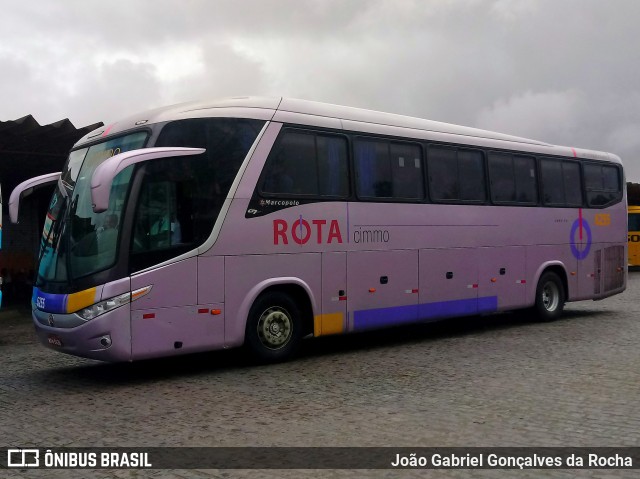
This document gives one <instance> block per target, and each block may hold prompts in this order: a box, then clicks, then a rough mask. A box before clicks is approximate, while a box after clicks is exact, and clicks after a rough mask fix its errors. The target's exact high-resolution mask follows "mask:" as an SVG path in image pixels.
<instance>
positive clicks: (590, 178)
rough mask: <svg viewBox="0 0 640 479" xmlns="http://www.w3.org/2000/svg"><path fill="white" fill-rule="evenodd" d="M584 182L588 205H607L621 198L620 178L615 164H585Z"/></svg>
mask: <svg viewBox="0 0 640 479" xmlns="http://www.w3.org/2000/svg"><path fill="white" fill-rule="evenodd" d="M584 183H585V188H586V190H587V202H588V204H589V206H596V207H597V206H607V205H610V204H612V203H615V202H616V201H618V200H620V199H621V198H622V188H621V186H620V178H619V175H618V169H617V168H616V167H615V166H600V165H596V164H585V165H584Z"/></svg>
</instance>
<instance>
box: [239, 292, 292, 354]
mask: <svg viewBox="0 0 640 479" xmlns="http://www.w3.org/2000/svg"><path fill="white" fill-rule="evenodd" d="M300 318H301V314H300V309H299V308H298V305H297V304H296V302H295V301H294V300H293V299H291V297H290V296H289V295H287V294H285V293H282V292H279V291H274V292H269V293H265V294H263V295H262V296H260V297H259V298H258V299H257V300H256V301H255V303H253V306H252V307H251V310H250V312H249V318H248V320H247V329H246V336H245V338H246V341H245V342H246V345H247V347H248V349H249V351H250V352H251V353H252V354H253V356H255V357H256V358H257V359H258V360H260V361H262V362H277V361H283V360H285V359H288V358H289V357H291V356H292V355H293V354H294V353H295V352H296V350H297V349H298V347H299V345H300V340H301V339H302V323H301V320H300Z"/></svg>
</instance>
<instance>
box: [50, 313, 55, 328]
mask: <svg viewBox="0 0 640 479" xmlns="http://www.w3.org/2000/svg"><path fill="white" fill-rule="evenodd" d="M49 326H51V327H53V326H55V323H54V322H53V314H50V315H49Z"/></svg>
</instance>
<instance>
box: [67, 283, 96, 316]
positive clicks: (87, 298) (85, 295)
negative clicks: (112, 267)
mask: <svg viewBox="0 0 640 479" xmlns="http://www.w3.org/2000/svg"><path fill="white" fill-rule="evenodd" d="M95 302H96V288H89V289H85V290H84V291H80V292H78V293H73V294H70V295H69V296H68V297H67V313H75V312H76V311H78V310H80V309H82V308H86V307H87V306H91V305H92V304H93V303H95Z"/></svg>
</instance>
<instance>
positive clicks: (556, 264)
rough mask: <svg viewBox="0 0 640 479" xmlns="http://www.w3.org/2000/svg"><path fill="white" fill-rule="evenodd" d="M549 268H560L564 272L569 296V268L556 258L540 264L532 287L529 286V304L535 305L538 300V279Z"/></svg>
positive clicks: (567, 296) (566, 292) (564, 280)
mask: <svg viewBox="0 0 640 479" xmlns="http://www.w3.org/2000/svg"><path fill="white" fill-rule="evenodd" d="M549 268H560V269H562V271H563V272H564V278H562V277H561V278H560V279H562V281H563V283H564V285H565V289H566V291H565V298H567V300H568V298H569V288H568V286H567V268H566V266H565V264H564V263H563V262H562V261H558V260H554V261H547V262H545V263H542V264H541V265H540V266H538V269H537V270H536V273H535V275H534V276H533V281H532V282H531V287H530V288H527V306H533V305H534V304H535V302H536V289H537V288H538V281H540V277H541V276H542V273H544V272H545V271H546V270H547V269H549Z"/></svg>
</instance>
